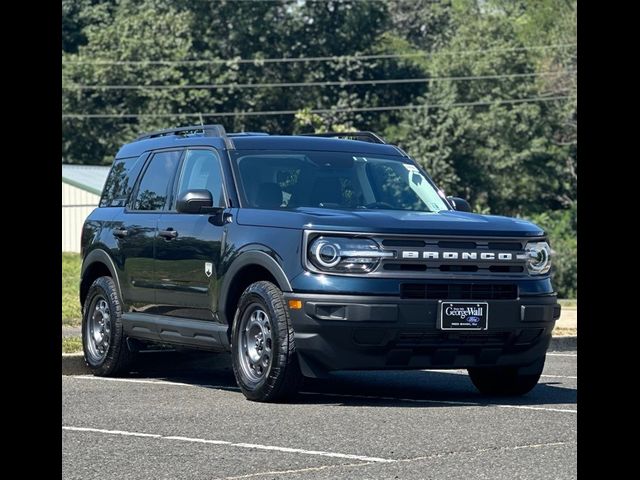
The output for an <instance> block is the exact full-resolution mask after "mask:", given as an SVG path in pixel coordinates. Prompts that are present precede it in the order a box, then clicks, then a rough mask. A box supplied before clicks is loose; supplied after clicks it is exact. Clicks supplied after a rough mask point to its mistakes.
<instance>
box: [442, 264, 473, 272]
mask: <svg viewBox="0 0 640 480" xmlns="http://www.w3.org/2000/svg"><path fill="white" fill-rule="evenodd" d="M440 271H441V272H477V271H478V267H477V266H476V265H440Z"/></svg>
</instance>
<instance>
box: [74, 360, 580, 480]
mask: <svg viewBox="0 0 640 480" xmlns="http://www.w3.org/2000/svg"><path fill="white" fill-rule="evenodd" d="M576 360H577V357H576V352H551V353H549V354H548V355H547V361H546V365H545V371H544V374H543V377H542V378H541V381H540V383H539V384H538V386H537V387H536V388H535V389H534V390H533V391H532V392H531V393H529V394H528V395H526V396H524V397H521V398H516V399H513V398H511V399H505V398H486V397H481V396H480V395H479V394H478V393H477V392H476V390H475V389H474V387H473V385H472V384H471V381H470V380H469V379H468V377H467V375H466V372H464V371H435V372H424V371H410V372H365V373H341V374H339V375H336V376H335V377H334V378H332V379H331V380H330V381H323V382H317V381H314V382H308V384H306V385H305V388H304V393H303V394H301V395H300V397H299V399H297V400H295V401H294V402H293V403H288V404H260V403H254V402H249V401H247V400H245V398H244V397H243V396H242V394H241V393H240V392H239V391H238V389H237V387H236V386H235V381H234V379H233V374H232V372H231V370H230V368H229V365H228V359H227V357H226V356H219V357H212V356H211V355H206V356H204V355H195V356H186V355H184V354H171V353H167V354H147V355H146V357H145V358H144V359H143V361H142V362H141V363H140V365H139V367H138V368H137V372H135V373H132V374H131V375H129V376H127V377H123V378H117V379H100V378H96V377H92V376H86V375H79V376H63V377H62V394H63V396H62V445H63V450H62V462H63V464H62V474H63V478H66V479H75V478H78V479H92V478H100V479H104V478H118V477H120V478H127V479H139V478H140V479H141V478H153V479H158V478H172V479H173V478H189V479H218V478H220V479H222V478H224V479H242V478H255V479H276V478H277V479H279V478H282V479H290V480H297V479H333V478H348V479H354V478H368V479H378V478H384V479H387V478H390V479H432V478H433V479H435V478H461V479H462V478H464V479H470V478H474V479H475V478H487V479H514V478H527V479H535V478H541V479H542V478H544V479H548V478H556V479H565V478H576V411H577V405H576V396H577V379H576V375H577V373H576V371H577V368H576Z"/></svg>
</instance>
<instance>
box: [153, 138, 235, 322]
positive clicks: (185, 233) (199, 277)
mask: <svg viewBox="0 0 640 480" xmlns="http://www.w3.org/2000/svg"><path fill="white" fill-rule="evenodd" d="M193 189H207V190H209V191H210V192H211V195H212V197H213V206H214V207H225V206H226V201H225V193H224V192H225V190H224V182H223V177H222V169H221V165H220V157H219V154H218V153H217V152H216V151H215V150H212V149H209V148H191V149H188V150H187V152H186V154H185V156H184V160H183V161H182V165H181V167H180V173H179V175H178V177H177V181H176V182H175V192H176V195H174V196H173V200H172V202H171V207H170V209H169V211H167V212H165V213H164V214H163V215H162V216H161V217H160V220H159V222H158V240H157V242H156V277H157V279H158V290H157V292H158V293H157V300H158V305H159V312H160V313H163V314H165V315H169V316H173V317H185V318H192V319H197V320H209V321H212V320H215V319H216V317H215V312H216V311H217V304H216V301H217V297H218V295H217V293H218V292H217V288H218V280H219V279H218V270H219V264H220V256H221V251H222V248H223V242H224V235H225V227H221V226H216V225H214V224H213V222H212V219H213V217H212V216H211V215H209V214H186V213H177V212H176V211H175V200H176V198H178V197H179V196H180V195H181V194H182V193H184V192H185V191H187V190H193Z"/></svg>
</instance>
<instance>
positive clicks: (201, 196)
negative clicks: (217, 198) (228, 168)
mask: <svg viewBox="0 0 640 480" xmlns="http://www.w3.org/2000/svg"><path fill="white" fill-rule="evenodd" d="M212 208H213V197H212V196H211V192H210V191H209V190H204V189H197V190H187V191H186V192H184V193H183V194H182V195H180V196H179V197H178V200H177V201H176V210H177V211H178V212H179V213H209V212H210V211H211V209H212Z"/></svg>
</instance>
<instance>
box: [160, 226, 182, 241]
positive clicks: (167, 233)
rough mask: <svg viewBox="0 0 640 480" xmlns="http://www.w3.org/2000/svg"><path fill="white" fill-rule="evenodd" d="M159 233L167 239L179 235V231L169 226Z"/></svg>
mask: <svg viewBox="0 0 640 480" xmlns="http://www.w3.org/2000/svg"><path fill="white" fill-rule="evenodd" d="M158 235H160V236H161V237H163V238H164V239H166V240H173V239H174V238H176V237H177V236H178V232H177V231H176V230H174V229H173V228H167V229H166V230H160V231H159V232H158Z"/></svg>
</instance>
